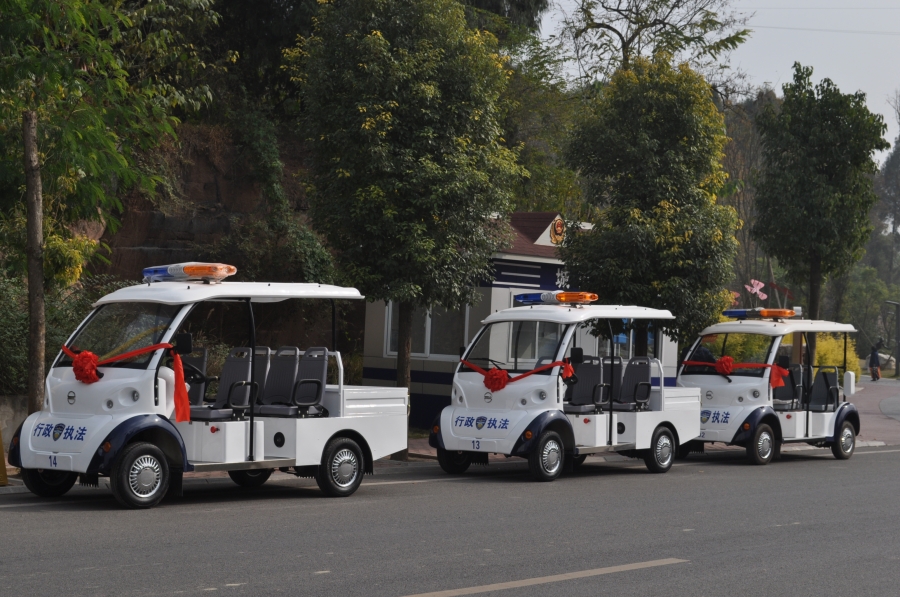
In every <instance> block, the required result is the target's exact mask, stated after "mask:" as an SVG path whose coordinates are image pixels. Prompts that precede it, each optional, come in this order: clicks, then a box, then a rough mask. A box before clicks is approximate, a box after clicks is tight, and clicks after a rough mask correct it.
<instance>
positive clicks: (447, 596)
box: [406, 558, 689, 597]
mask: <svg viewBox="0 0 900 597" xmlns="http://www.w3.org/2000/svg"><path fill="white" fill-rule="evenodd" d="M688 561H689V560H679V559H677V558H666V559H664V560H651V561H649V562H637V563H635V564H623V565H621V566H609V567H607V568H594V569H593V570H582V571H580V572H568V573H566V574H554V575H553V576H539V577H537V578H526V579H523V580H513V581H510V582H499V583H494V584H491V585H481V586H478V587H466V588H464V589H450V590H449V591H435V592H433V593H418V594H416V595H407V596H406V597H456V596H457V595H476V594H478V593H490V592H491V591H502V590H504V589H519V588H521V587H532V586H534V585H545V584H548V583H552V582H562V581H565V580H575V579H578V578H589V577H591V576H600V575H602V574H613V573H615V572H627V571H629V570H640V569H642V568H654V567H656V566H668V565H670V564H684V563H686V562H688Z"/></svg>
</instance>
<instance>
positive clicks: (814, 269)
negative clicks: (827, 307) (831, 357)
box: [806, 257, 822, 366]
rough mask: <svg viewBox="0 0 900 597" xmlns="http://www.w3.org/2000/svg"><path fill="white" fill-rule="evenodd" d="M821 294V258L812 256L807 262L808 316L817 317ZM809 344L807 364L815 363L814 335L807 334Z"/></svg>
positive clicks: (812, 364) (813, 364)
mask: <svg viewBox="0 0 900 597" xmlns="http://www.w3.org/2000/svg"><path fill="white" fill-rule="evenodd" d="M821 294H822V260H821V259H819V258H818V257H813V258H812V259H811V260H810V263H809V318H810V319H819V309H820V304H821V302H822V301H821V298H822V297H821ZM806 341H807V343H808V344H809V354H810V362H809V363H808V365H810V366H815V364H816V335H815V334H809V335H808V336H807V339H806Z"/></svg>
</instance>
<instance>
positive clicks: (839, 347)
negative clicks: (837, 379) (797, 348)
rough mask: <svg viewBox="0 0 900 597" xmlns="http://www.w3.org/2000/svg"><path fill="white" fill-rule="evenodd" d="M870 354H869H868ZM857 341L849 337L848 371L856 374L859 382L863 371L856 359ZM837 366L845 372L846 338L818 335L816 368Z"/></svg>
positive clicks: (838, 335) (835, 335)
mask: <svg viewBox="0 0 900 597" xmlns="http://www.w3.org/2000/svg"><path fill="white" fill-rule="evenodd" d="M866 354H868V353H866ZM856 355H857V351H856V340H855V339H854V338H851V337H849V336H848V337H847V371H853V372H854V373H856V379H857V380H859V378H860V376H861V375H862V370H861V369H860V367H859V359H857V358H856ZM829 365H830V366H834V365H837V366H838V367H840V368H841V373H843V372H844V369H843V367H844V336H843V334H816V367H825V366H829ZM842 383H843V382H842Z"/></svg>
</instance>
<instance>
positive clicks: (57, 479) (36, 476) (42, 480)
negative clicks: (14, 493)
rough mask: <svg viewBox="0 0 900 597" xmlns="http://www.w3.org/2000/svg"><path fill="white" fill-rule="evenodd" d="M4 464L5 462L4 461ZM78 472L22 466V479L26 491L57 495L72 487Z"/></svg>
mask: <svg viewBox="0 0 900 597" xmlns="http://www.w3.org/2000/svg"><path fill="white" fill-rule="evenodd" d="M4 464H5V463H4ZM77 479H78V473H70V472H68V471H54V470H51V469H46V468H23V469H22V481H23V482H24V483H25V487H27V488H28V491H30V492H31V493H33V494H35V495H39V496H41V497H45V498H53V497H59V496H61V495H63V494H65V493H66V492H67V491H69V490H70V489H72V486H73V485H75V481H76V480H77Z"/></svg>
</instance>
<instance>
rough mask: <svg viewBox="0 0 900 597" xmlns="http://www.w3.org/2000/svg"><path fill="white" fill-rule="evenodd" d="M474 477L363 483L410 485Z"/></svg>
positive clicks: (368, 484)
mask: <svg viewBox="0 0 900 597" xmlns="http://www.w3.org/2000/svg"><path fill="white" fill-rule="evenodd" d="M472 478H473V477H447V478H446V479H444V478H441V479H418V480H413V481H375V482H374V483H363V485H365V486H366V487H372V486H373V485H408V484H410V483H438V482H442V481H464V480H466V479H472Z"/></svg>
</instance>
